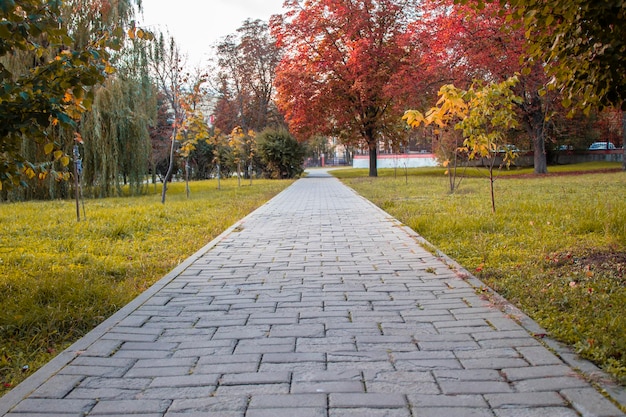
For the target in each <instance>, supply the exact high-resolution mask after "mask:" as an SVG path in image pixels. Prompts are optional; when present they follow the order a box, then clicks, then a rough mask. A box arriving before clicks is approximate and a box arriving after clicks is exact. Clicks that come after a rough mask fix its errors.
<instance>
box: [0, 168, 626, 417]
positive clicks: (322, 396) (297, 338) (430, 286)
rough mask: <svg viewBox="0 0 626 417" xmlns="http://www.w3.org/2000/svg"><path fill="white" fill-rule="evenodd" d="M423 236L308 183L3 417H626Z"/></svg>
mask: <svg viewBox="0 0 626 417" xmlns="http://www.w3.org/2000/svg"><path fill="white" fill-rule="evenodd" d="M420 241H421V238H420V237H419V236H418V235H416V234H415V233H413V232H412V231H410V230H408V229H407V228H405V227H403V226H402V225H401V224H399V223H398V222H397V221H396V220H395V219H393V218H391V217H390V216H389V215H387V214H386V213H384V212H382V211H380V210H379V209H377V208H376V207H374V206H373V205H372V204H370V203H369V202H367V201H366V200H364V199H362V198H361V197H359V196H358V195H356V194H355V193H354V192H353V191H351V190H350V189H349V188H347V187H345V186H343V185H342V184H341V183H340V182H339V181H337V180H335V179H332V178H330V177H328V176H327V175H326V174H325V173H324V172H323V171H313V172H312V173H311V175H310V176H309V177H308V178H306V179H302V180H300V181H298V182H296V183H295V184H294V185H292V186H291V187H290V188H288V189H287V190H286V191H284V192H283V193H281V194H280V195H278V196H277V197H276V198H274V199H273V200H271V201H270V202H269V203H267V204H266V205H264V206H263V207H261V208H260V209H258V210H257V211H256V212H254V213H252V214H251V215H250V216H248V217H246V218H245V219H243V220H242V221H241V222H240V223H238V224H237V225H235V226H233V227H232V228H230V229H229V230H228V231H227V232H225V233H224V234H222V235H221V236H220V237H219V238H218V239H216V240H215V241H214V242H211V243H210V244H209V245H207V246H206V247H205V248H204V249H203V250H201V251H200V252H198V253H197V254H195V255H194V256H192V257H191V258H190V259H189V260H187V261H186V262H185V263H183V264H182V265H180V266H179V267H178V268H176V269H175V270H174V271H172V272H171V273H170V274H168V275H167V276H166V277H164V278H163V279H162V280H161V281H159V282H158V283H157V284H156V285H155V286H153V287H152V288H151V289H150V290H148V291H147V292H146V293H144V294H142V295H141V296H140V297H139V298H137V299H136V300H134V301H133V302H131V303H130V304H129V305H127V306H126V307H124V308H123V309H122V310H121V311H119V312H118V313H116V314H115V315H114V316H113V317H111V318H110V319H108V320H107V321H106V322H105V323H103V324H102V325H101V326H99V327H98V328H96V329H95V330H94V331H92V332H91V333H89V334H88V335H87V336H86V337H84V338H83V339H81V340H80V341H79V342H77V343H76V344H75V345H73V346H72V347H70V348H69V349H68V350H66V351H65V352H63V353H62V354H61V355H59V357H57V358H56V359H54V360H53V361H51V362H50V363H49V364H48V365H46V366H45V367H44V368H42V369H41V370H40V371H38V372H37V373H35V374H34V375H33V376H32V377H30V378H29V379H28V380H26V381H25V382H24V383H23V384H21V385H20V386H18V387H16V388H15V389H14V390H13V391H11V392H10V393H9V394H7V395H5V396H4V397H3V398H2V399H0V415H4V416H11V417H44V416H45V417H50V416H58V417H79V416H80V417H82V416H87V415H88V416H133V417H183V416H184V417H199V416H202V417H211V416H220V417H266V416H267V417H283V416H284V417H347V416H359V417H383V416H385V417H456V416H460V417H483V416H484V417H487V416H489V417H535V416H537V417H550V416H555V417H575V416H585V417H588V416H598V417H608V416H624V414H623V413H621V412H620V411H619V410H618V408H617V407H616V406H615V405H614V404H613V403H612V402H611V401H609V400H607V399H606V398H605V397H603V396H602V395H601V394H600V393H599V392H598V391H597V390H596V389H594V388H593V387H592V386H591V385H590V384H589V383H588V382H586V380H585V379H584V378H583V377H581V375H580V374H579V373H577V372H576V371H574V370H573V368H572V366H574V367H576V368H580V369H582V370H584V371H587V373H590V372H592V373H595V379H598V375H599V374H598V371H597V369H595V368H594V367H593V366H592V365H590V364H588V363H587V362H584V361H579V360H577V359H576V358H575V356H574V355H573V354H571V353H570V352H569V351H568V350H567V349H564V348H562V347H561V346H559V345H558V344H556V343H554V342H552V341H550V340H549V339H541V340H538V339H536V338H534V337H532V333H537V332H541V329H539V328H538V327H537V325H536V324H534V323H533V322H532V321H530V320H529V319H528V318H527V317H525V316H524V315H523V314H522V313H521V312H519V311H516V310H515V309H513V308H512V307H510V306H507V304H506V303H503V302H496V303H493V302H492V303H489V302H488V301H487V300H486V299H485V297H484V296H481V294H479V292H477V291H476V288H475V287H477V286H479V287H480V286H481V285H482V284H481V283H480V281H478V280H476V279H475V278H474V277H472V276H471V275H469V274H467V272H466V271H462V270H461V269H459V267H458V265H456V264H455V263H454V262H453V261H452V260H450V259H448V258H446V257H445V256H442V257H436V256H434V255H432V254H431V253H429V252H428V251H426V250H425V249H423V247H422V246H421V245H420ZM496 300H497V297H496ZM500 301H501V300H500ZM494 305H499V306H500V307H503V306H504V307H505V311H504V312H502V311H501V310H500V309H498V308H495V307H494ZM512 315H515V318H516V320H513V319H512V318H511V316H512ZM546 345H548V347H550V348H551V349H548V348H547V347H546ZM553 351H556V352H557V353H559V354H558V355H556V354H555V353H552V352H553ZM605 387H607V389H608V390H609V392H610V393H611V394H612V396H613V398H614V400H615V399H617V402H618V403H619V402H621V403H622V404H625V403H626V402H625V401H624V398H625V397H624V390H623V389H621V388H619V387H615V386H611V385H605Z"/></svg>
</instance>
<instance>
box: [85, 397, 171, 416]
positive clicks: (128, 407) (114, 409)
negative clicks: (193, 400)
mask: <svg viewBox="0 0 626 417" xmlns="http://www.w3.org/2000/svg"><path fill="white" fill-rule="evenodd" d="M170 404H171V401H167V400H165V401H164V400H143V399H141V400H113V401H99V402H98V403H97V404H96V405H95V407H94V408H93V410H91V412H90V413H89V414H90V415H94V416H97V415H111V414H113V415H118V416H122V415H125V414H146V413H165V411H166V410H167V408H168V407H169V406H170Z"/></svg>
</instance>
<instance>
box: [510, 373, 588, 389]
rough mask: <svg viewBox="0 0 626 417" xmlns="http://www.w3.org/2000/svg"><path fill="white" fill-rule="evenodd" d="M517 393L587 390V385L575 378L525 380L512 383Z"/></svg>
mask: <svg viewBox="0 0 626 417" xmlns="http://www.w3.org/2000/svg"><path fill="white" fill-rule="evenodd" d="M513 386H514V387H515V389H516V390H517V391H519V392H540V391H560V390H563V389H568V388H587V387H589V384H588V383H587V382H586V381H585V380H583V379H581V378H577V377H567V376H563V377H554V378H537V379H525V380H522V381H517V382H514V383H513Z"/></svg>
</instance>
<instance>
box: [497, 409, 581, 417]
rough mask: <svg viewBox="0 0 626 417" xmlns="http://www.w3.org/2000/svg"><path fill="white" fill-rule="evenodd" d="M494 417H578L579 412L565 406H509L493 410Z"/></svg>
mask: <svg viewBox="0 0 626 417" xmlns="http://www.w3.org/2000/svg"><path fill="white" fill-rule="evenodd" d="M494 414H495V415H496V417H546V416H550V417H578V416H579V414H578V413H577V412H576V411H574V410H572V409H571V408H565V407H537V408H510V409H501V410H494Z"/></svg>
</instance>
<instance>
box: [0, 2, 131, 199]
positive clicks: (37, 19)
mask: <svg viewBox="0 0 626 417" xmlns="http://www.w3.org/2000/svg"><path fill="white" fill-rule="evenodd" d="M0 21H1V22H2V24H1V25H0V59H1V62H0V155H1V156H0V188H2V187H3V186H6V185H8V186H13V185H18V184H20V180H21V179H22V178H23V177H22V176H23V175H26V176H27V177H30V178H32V177H34V176H35V173H36V171H39V172H40V174H42V175H46V173H47V172H48V171H49V170H48V167H49V166H50V165H49V161H50V160H51V159H52V157H54V159H57V160H58V159H61V158H63V161H66V162H67V159H66V157H65V156H64V154H63V152H62V151H60V153H59V152H53V150H54V149H55V147H56V148H57V149H58V147H59V144H57V145H56V146H55V144H54V141H53V140H51V139H49V138H48V135H47V129H48V128H49V127H51V126H58V125H61V126H64V127H67V128H69V129H74V128H75V120H76V119H77V118H78V117H79V115H80V113H81V112H83V111H84V109H85V108H86V107H88V106H89V105H90V102H91V99H92V91H91V90H90V87H92V86H94V85H95V84H97V83H99V82H102V81H103V80H104V79H105V77H106V73H107V71H108V69H109V68H111V66H110V63H109V57H110V54H109V51H110V49H109V47H114V46H115V45H116V40H115V39H114V38H113V36H114V35H117V36H122V35H123V32H122V31H117V32H115V33H113V32H111V31H106V32H104V31H102V32H100V33H99V34H98V35H97V36H96V35H95V34H94V36H93V37H90V38H89V41H88V42H85V43H83V44H79V43H78V42H75V40H74V39H73V38H72V37H71V35H72V33H71V31H70V29H69V28H68V26H67V25H65V24H64V22H63V19H62V3H61V2H58V1H39V0H24V1H20V2H19V3H16V2H13V1H3V2H2V4H1V7H0ZM119 46H120V44H119V43H118V44H117V47H119ZM23 141H36V142H37V143H39V144H40V145H41V147H42V148H43V149H44V153H45V154H46V155H48V161H47V162H48V163H44V164H41V163H39V162H40V161H32V160H29V159H28V158H27V157H26V156H25V155H23V154H22V153H21V145H22V142H23Z"/></svg>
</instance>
